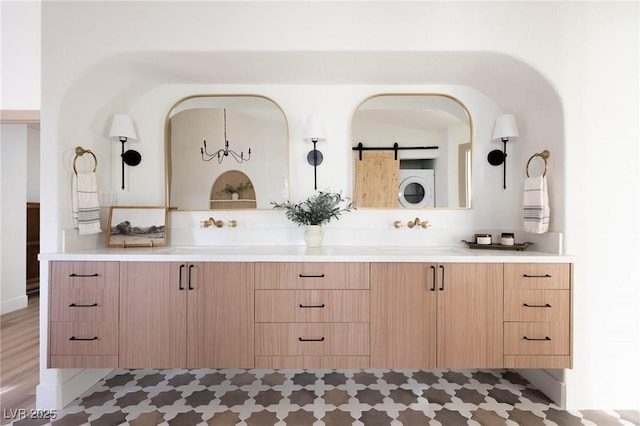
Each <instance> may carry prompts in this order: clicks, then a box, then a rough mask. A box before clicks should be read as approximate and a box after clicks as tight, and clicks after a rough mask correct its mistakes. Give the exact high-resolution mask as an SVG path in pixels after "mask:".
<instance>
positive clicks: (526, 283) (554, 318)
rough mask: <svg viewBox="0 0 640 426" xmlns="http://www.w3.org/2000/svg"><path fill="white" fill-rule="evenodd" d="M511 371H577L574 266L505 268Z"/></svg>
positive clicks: (507, 350)
mask: <svg viewBox="0 0 640 426" xmlns="http://www.w3.org/2000/svg"><path fill="white" fill-rule="evenodd" d="M504 275H505V295H504V320H505V323H504V354H505V356H504V363H505V367H506V368H571V366H572V345H571V330H572V328H571V281H572V267H571V265H570V264H566V263H564V264H563V263H553V264H548V263H514V264H505V270H504Z"/></svg>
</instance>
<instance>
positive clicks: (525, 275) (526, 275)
mask: <svg viewBox="0 0 640 426" xmlns="http://www.w3.org/2000/svg"><path fill="white" fill-rule="evenodd" d="M522 276H523V277H525V278H551V275H549V274H544V275H529V274H523V275H522Z"/></svg>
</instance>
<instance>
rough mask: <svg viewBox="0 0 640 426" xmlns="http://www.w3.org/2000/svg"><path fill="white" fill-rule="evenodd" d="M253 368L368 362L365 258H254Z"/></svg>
mask: <svg viewBox="0 0 640 426" xmlns="http://www.w3.org/2000/svg"><path fill="white" fill-rule="evenodd" d="M255 277H256V292H255V298H256V299H255V303H256V339H255V340H256V368H367V367H369V265H368V264H367V263H337V262H332V263H324V262H291V263H288V262H279V263H256V264H255Z"/></svg>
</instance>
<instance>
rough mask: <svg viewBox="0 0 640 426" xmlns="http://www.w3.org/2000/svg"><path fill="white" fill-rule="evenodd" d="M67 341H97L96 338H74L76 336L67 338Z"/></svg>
mask: <svg viewBox="0 0 640 426" xmlns="http://www.w3.org/2000/svg"><path fill="white" fill-rule="evenodd" d="M69 340H74V341H91V340H98V336H93V337H91V338H89V339H87V338H82V337H76V336H71V337H69Z"/></svg>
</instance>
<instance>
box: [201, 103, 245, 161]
mask: <svg viewBox="0 0 640 426" xmlns="http://www.w3.org/2000/svg"><path fill="white" fill-rule="evenodd" d="M222 111H223V114H224V148H221V149H219V150H217V151H216V152H214V153H213V154H210V153H209V152H207V141H206V139H205V140H204V141H203V142H202V145H203V147H202V148H200V155H202V160H203V161H211V160H213V159H214V158H217V159H218V164H220V163H222V160H224V159H225V157H229V156H231V157H232V158H233V159H234V160H236V161H237V162H238V163H243V162H245V161H249V159H250V158H251V148H249V151H248V153H247V154H248V155H247V156H246V157H245V155H244V152H240V154H238V153H237V152H235V151H234V150H232V149H229V141H228V140H227V109H226V108H224V109H223V110H222Z"/></svg>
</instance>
